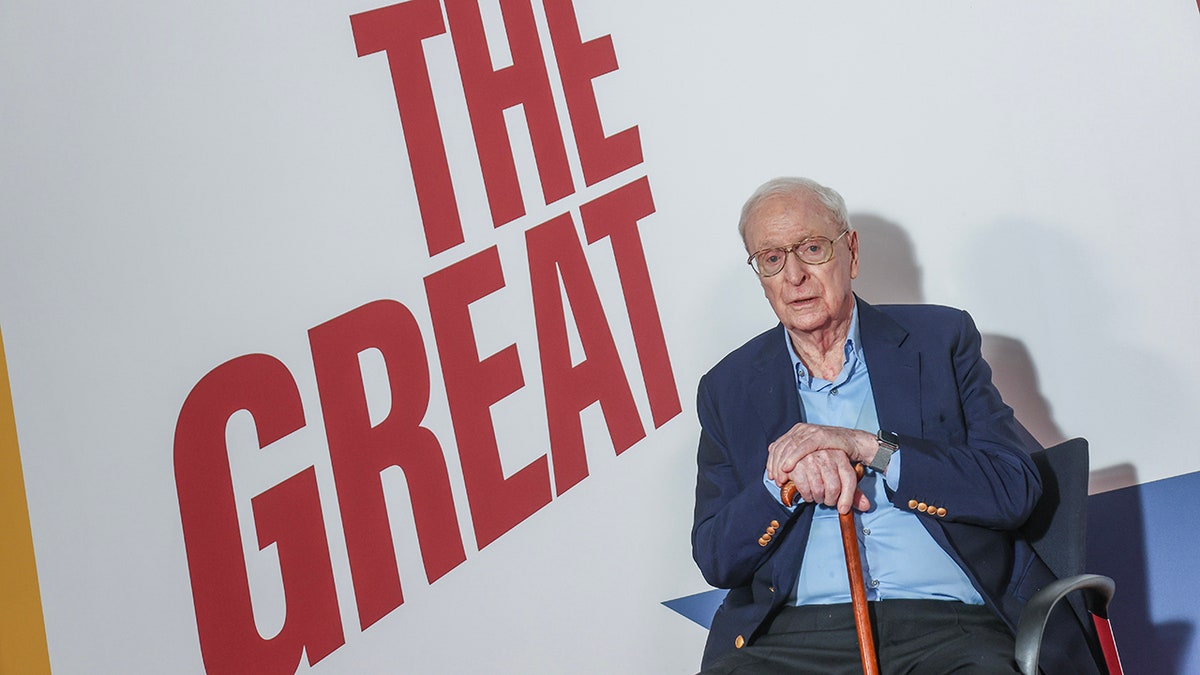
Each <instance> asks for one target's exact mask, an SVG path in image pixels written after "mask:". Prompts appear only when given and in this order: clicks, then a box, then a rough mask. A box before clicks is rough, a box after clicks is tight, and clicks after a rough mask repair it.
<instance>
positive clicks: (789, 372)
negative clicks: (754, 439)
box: [750, 324, 801, 440]
mask: <svg viewBox="0 0 1200 675" xmlns="http://www.w3.org/2000/svg"><path fill="white" fill-rule="evenodd" d="M770 335H771V338H772V339H768V340H767V341H766V343H765V344H764V345H763V348H762V350H761V351H759V353H758V354H757V355H755V358H754V360H753V361H752V362H751V363H750V367H751V368H753V369H754V370H755V376H754V387H755V390H754V392H752V393H751V395H750V396H751V398H752V403H753V407H754V410H755V412H757V413H758V417H759V419H760V420H761V421H762V425H763V429H764V430H765V432H766V436H767V437H768V438H770V439H771V440H775V439H776V438H778V437H779V436H781V435H782V434H783V432H785V431H787V430H788V429H790V428H792V426H793V425H795V424H796V423H797V422H800V421H801V413H800V395H799V394H798V393H797V392H796V375H795V371H794V370H793V369H792V359H791V357H789V356H788V353H787V347H786V345H785V343H784V339H785V338H784V335H783V324H780V325H779V326H778V327H777V329H776V330H774V331H771V333H770Z"/></svg>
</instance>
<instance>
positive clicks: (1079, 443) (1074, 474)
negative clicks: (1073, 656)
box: [1016, 438, 1121, 675]
mask: <svg viewBox="0 0 1200 675" xmlns="http://www.w3.org/2000/svg"><path fill="white" fill-rule="evenodd" d="M1033 461H1034V463H1035V464H1037V467H1038V470H1039V471H1040V472H1041V474H1042V498H1041V500H1040V501H1038V503H1037V506H1036V507H1035V508H1034V512H1033V515H1032V516H1031V517H1030V519H1029V521H1028V522H1027V523H1026V524H1025V525H1024V527H1023V528H1022V534H1023V535H1024V536H1025V537H1026V538H1027V539H1028V540H1029V542H1030V543H1031V544H1032V545H1033V549H1034V551H1036V552H1037V554H1038V556H1039V557H1040V558H1041V559H1042V561H1043V562H1044V563H1046V566H1047V567H1049V568H1050V570H1051V571H1053V572H1054V574H1055V576H1057V577H1058V579H1059V580H1058V581H1056V582H1054V583H1051V584H1049V585H1047V586H1046V587H1045V588H1043V589H1042V590H1040V591H1038V592H1037V593H1036V594H1034V596H1033V597H1032V598H1031V599H1030V600H1029V602H1028V603H1027V604H1026V605H1025V609H1024V611H1022V612H1021V617H1020V619H1019V621H1018V624H1017V637H1016V642H1017V648H1016V660H1017V666H1018V667H1019V668H1020V670H1021V672H1022V673H1024V674H1025V675H1036V674H1037V672H1038V657H1039V655H1040V654H1041V648H1042V633H1043V631H1044V630H1045V628H1046V622H1047V620H1048V619H1049V618H1050V612H1051V610H1053V609H1054V608H1055V606H1056V605H1057V604H1058V602H1059V601H1060V600H1063V599H1066V600H1067V602H1068V604H1069V605H1070V607H1071V611H1073V612H1075V613H1076V615H1077V616H1078V617H1079V619H1080V621H1081V622H1083V623H1084V625H1085V626H1086V625H1088V624H1089V623H1090V624H1091V626H1093V627H1094V628H1095V631H1096V634H1095V639H1096V641H1097V647H1098V648H1099V649H1098V651H1099V652H1100V653H1099V654H1097V665H1098V666H1099V667H1100V668H1101V672H1107V673H1109V674H1110V675H1120V674H1121V663H1120V659H1118V658H1117V652H1116V646H1115V644H1114V643H1113V641H1112V631H1111V630H1109V627H1108V603H1109V601H1110V600H1111V599H1112V595H1113V590H1114V587H1115V584H1114V583H1113V580H1112V579H1110V578H1108V577H1105V576H1101V575H1098V574H1084V573H1083V569H1084V564H1085V562H1086V560H1085V559H1086V554H1087V497H1088V445H1087V441H1086V440H1084V439H1082V438H1075V439H1072V440H1069V441H1064V442H1063V443H1060V444H1058V445H1056V446H1054V447H1051V448H1048V449H1046V450H1042V451H1040V452H1035V453H1033ZM1077 591H1078V593H1076V592H1077Z"/></svg>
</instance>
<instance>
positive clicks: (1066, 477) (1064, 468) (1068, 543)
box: [1021, 438, 1088, 579]
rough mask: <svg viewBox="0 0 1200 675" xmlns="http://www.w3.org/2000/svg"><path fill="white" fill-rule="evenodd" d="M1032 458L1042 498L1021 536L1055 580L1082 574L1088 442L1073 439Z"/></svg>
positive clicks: (1085, 537)
mask: <svg viewBox="0 0 1200 675" xmlns="http://www.w3.org/2000/svg"><path fill="white" fill-rule="evenodd" d="M1032 457H1033V461H1034V463H1035V464H1036V465H1037V468H1038V471H1039V472H1041V474H1042V497H1041V499H1040V500H1038V503H1037V505H1036V506H1035V507H1034V510H1033V515H1032V516H1030V518H1029V521H1028V522H1026V523H1025V525H1024V526H1023V527H1022V528H1021V530H1022V533H1023V534H1024V536H1025V538H1026V539H1027V540H1028V541H1029V542H1030V543H1031V544H1032V545H1033V550H1035V551H1037V554H1038V556H1039V557H1041V559H1042V561H1043V562H1045V563H1046V565H1047V566H1048V567H1049V568H1050V570H1051V571H1052V572H1054V574H1055V575H1056V576H1057V577H1058V578H1060V579H1065V578H1066V577H1070V576H1074V575H1076V574H1082V573H1083V568H1084V563H1085V558H1086V555H1087V497H1088V444H1087V441H1086V440H1085V439H1082V438H1073V439H1071V440H1069V441H1063V442H1062V443H1059V444H1058V445H1055V446H1053V447H1050V448H1047V449H1045V450H1041V451H1038V452H1035V453H1033V455H1032Z"/></svg>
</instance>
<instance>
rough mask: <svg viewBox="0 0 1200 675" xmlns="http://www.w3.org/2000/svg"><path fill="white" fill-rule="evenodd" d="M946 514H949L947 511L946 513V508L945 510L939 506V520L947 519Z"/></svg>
mask: <svg viewBox="0 0 1200 675" xmlns="http://www.w3.org/2000/svg"><path fill="white" fill-rule="evenodd" d="M946 513H947V511H946V508H945V507H944V506H939V507H938V510H937V515H938V518H945V517H946Z"/></svg>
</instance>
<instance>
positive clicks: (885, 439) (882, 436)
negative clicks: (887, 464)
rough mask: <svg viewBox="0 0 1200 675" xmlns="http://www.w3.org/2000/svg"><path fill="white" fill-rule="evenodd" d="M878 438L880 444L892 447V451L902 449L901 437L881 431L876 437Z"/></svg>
mask: <svg viewBox="0 0 1200 675" xmlns="http://www.w3.org/2000/svg"><path fill="white" fill-rule="evenodd" d="M876 438H878V439H879V442H880V444H886V445H890V446H891V447H892V449H895V448H898V447H900V437H899V436H897V435H896V434H895V433H894V432H891V431H884V430H883V429H880V430H879V433H878V434H877V435H876Z"/></svg>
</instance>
